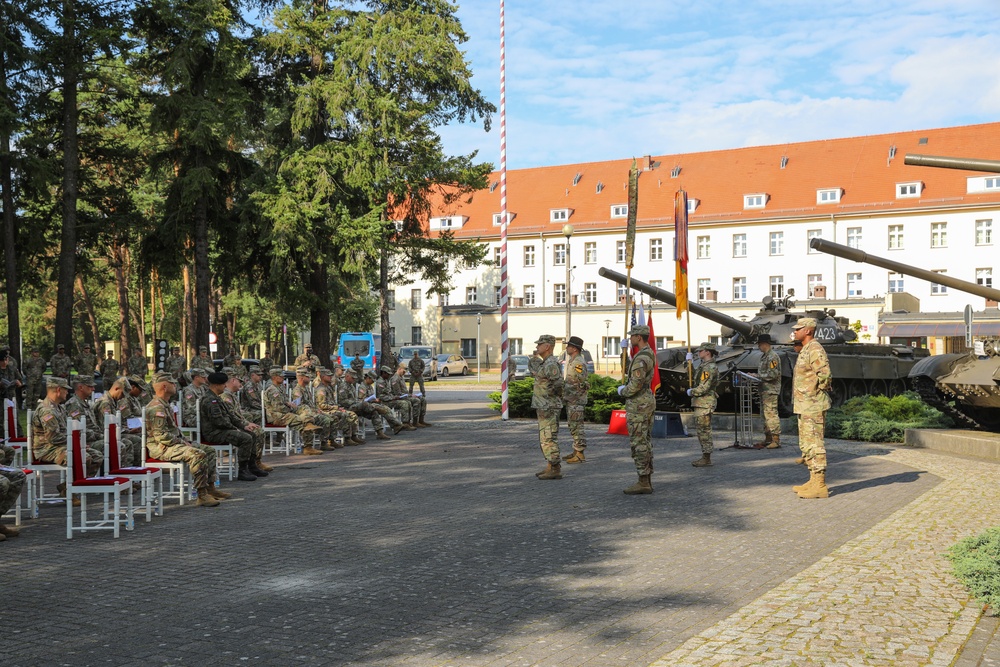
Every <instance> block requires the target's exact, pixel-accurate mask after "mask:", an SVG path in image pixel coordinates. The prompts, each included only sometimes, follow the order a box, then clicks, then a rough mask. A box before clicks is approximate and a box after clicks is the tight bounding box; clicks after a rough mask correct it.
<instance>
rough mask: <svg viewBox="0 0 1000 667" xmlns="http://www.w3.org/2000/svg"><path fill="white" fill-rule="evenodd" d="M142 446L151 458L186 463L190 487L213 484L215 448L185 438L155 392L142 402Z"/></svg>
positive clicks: (199, 487)
mask: <svg viewBox="0 0 1000 667" xmlns="http://www.w3.org/2000/svg"><path fill="white" fill-rule="evenodd" d="M146 449H148V450H149V455H150V456H151V457H152V458H154V459H159V460H161V461H173V462H179V461H183V462H184V463H187V464H188V467H189V468H190V469H191V476H192V478H193V480H194V488H196V489H204V488H207V487H209V486H211V485H213V484H215V480H216V477H217V475H216V472H215V458H216V454H215V450H214V449H212V448H211V447H209V446H208V445H202V444H196V443H192V442H190V441H189V440H185V439H184V437H183V436H181V432H180V430H179V429H178V428H177V424H176V422H174V415H173V413H172V408H171V407H170V405H169V404H168V403H167V402H166V401H164V400H163V399H161V398H160V397H159V396H157V397H156V398H154V399H153V400H151V401H150V402H149V405H147V406H146Z"/></svg>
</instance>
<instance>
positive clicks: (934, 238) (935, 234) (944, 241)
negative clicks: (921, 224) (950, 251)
mask: <svg viewBox="0 0 1000 667" xmlns="http://www.w3.org/2000/svg"><path fill="white" fill-rule="evenodd" d="M931 247H932V248H947V247H948V223H947V222H932V223H931Z"/></svg>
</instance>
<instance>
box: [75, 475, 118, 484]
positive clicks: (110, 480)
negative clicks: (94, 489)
mask: <svg viewBox="0 0 1000 667" xmlns="http://www.w3.org/2000/svg"><path fill="white" fill-rule="evenodd" d="M129 483H130V481H129V480H127V479H125V478H124V477H88V478H87V479H78V480H74V481H73V486H114V485H115V484H129Z"/></svg>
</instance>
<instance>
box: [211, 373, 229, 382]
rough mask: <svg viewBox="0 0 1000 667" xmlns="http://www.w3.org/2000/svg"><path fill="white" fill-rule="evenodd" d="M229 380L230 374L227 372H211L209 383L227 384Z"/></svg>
mask: <svg viewBox="0 0 1000 667" xmlns="http://www.w3.org/2000/svg"><path fill="white" fill-rule="evenodd" d="M227 382H229V376H228V375H226V374H225V373H209V374H208V383H209V384H226V383H227Z"/></svg>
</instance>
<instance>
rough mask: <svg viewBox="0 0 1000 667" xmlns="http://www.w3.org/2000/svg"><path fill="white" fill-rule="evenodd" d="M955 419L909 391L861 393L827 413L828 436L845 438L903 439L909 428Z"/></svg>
mask: <svg viewBox="0 0 1000 667" xmlns="http://www.w3.org/2000/svg"><path fill="white" fill-rule="evenodd" d="M951 425H952V422H951V420H950V419H949V418H948V417H947V416H946V415H944V414H943V413H941V412H940V411H939V410H937V409H935V408H932V407H931V406H929V405H927V404H926V403H924V402H923V401H922V400H920V397H919V396H918V395H917V394H916V393H914V392H912V391H908V392H905V393H903V394H900V395H898V396H895V397H893V398H888V397H886V396H858V397H857V398H852V399H850V400H848V401H847V402H845V403H844V404H843V405H842V406H840V407H839V408H834V409H832V410H830V411H829V412H827V414H826V435H828V436H830V437H831V438H842V439H844V440H863V441H866V442H902V441H903V434H904V432H905V431H906V429H908V428H946V427H948V426H951Z"/></svg>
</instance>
